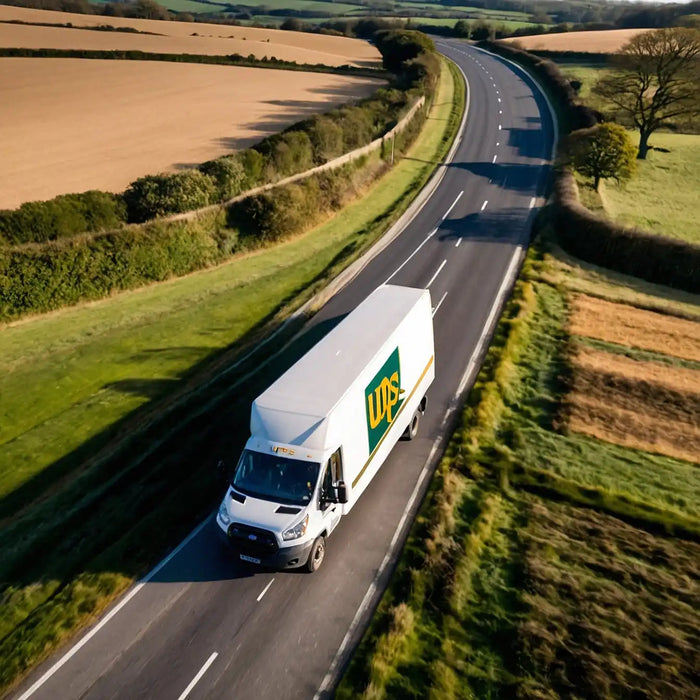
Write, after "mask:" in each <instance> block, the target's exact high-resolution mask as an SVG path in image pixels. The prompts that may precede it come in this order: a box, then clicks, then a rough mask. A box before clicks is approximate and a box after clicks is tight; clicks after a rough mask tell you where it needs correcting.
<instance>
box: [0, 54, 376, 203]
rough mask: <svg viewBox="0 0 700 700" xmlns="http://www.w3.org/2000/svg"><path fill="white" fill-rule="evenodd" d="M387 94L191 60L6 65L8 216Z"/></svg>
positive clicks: (344, 81) (3, 113)
mask: <svg viewBox="0 0 700 700" xmlns="http://www.w3.org/2000/svg"><path fill="white" fill-rule="evenodd" d="M379 85H380V83H379V81H375V80H369V79H365V78H349V77H343V76H338V75H332V74H320V73H303V72H289V71H283V70H268V69H262V68H238V67H230V66H206V65H200V64H192V63H160V62H151V61H108V60H106V61H101V60H91V59H50V58H43V59H32V58H0V94H2V95H3V99H2V100H0V124H2V125H3V126H2V130H3V138H2V140H3V146H2V154H3V168H2V169H1V170H0V208H13V207H16V206H19V205H20V204H21V203H23V202H26V201H31V200H37V199H50V198H51V197H54V196H56V195H58V194H64V193H68V192H82V191H85V190H89V189H101V190H107V191H113V192H119V191H122V190H123V189H125V187H126V186H127V185H128V184H129V183H130V182H132V181H133V180H135V179H136V178H138V177H141V176H143V175H148V174H155V173H158V172H161V171H174V170H177V169H181V168H183V167H193V166H194V165H196V164H199V163H201V162H203V161H205V160H208V159H210V158H216V157H217V156H221V155H223V154H225V153H229V152H231V151H233V150H235V149H239V148H243V147H246V146H249V145H251V144H252V143H255V142H256V141H258V140H260V139H261V138H262V137H263V136H266V135H268V134H271V133H275V132H278V131H281V130H282V129H283V128H284V127H285V126H287V125H289V124H292V123H294V122H296V121H298V120H299V119H302V118H304V117H306V116H308V115H309V114H312V113H317V112H322V111H325V110H327V109H330V108H331V107H332V106H335V105H338V104H342V103H346V102H348V101H350V100H352V99H354V98H359V97H362V96H366V95H369V94H371V93H372V92H374V91H375V90H376V89H377V87H378V86H379ZM49 117H50V118H49Z"/></svg>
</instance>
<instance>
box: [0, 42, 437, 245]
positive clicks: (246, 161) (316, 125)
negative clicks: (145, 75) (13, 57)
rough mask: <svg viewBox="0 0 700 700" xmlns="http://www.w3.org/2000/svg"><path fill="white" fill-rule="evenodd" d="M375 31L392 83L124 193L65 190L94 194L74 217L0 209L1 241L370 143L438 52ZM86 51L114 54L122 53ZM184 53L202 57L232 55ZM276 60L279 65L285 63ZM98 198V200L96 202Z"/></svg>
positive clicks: (193, 199)
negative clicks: (246, 146)
mask: <svg viewBox="0 0 700 700" xmlns="http://www.w3.org/2000/svg"><path fill="white" fill-rule="evenodd" d="M380 35H381V36H379V35H378V42H379V43H378V45H379V46H380V48H381V50H382V52H383V55H384V57H385V63H386V65H387V66H391V67H392V68H393V69H394V70H395V71H396V78H395V82H396V86H395V87H389V88H381V89H379V90H378V91H377V92H376V93H375V94H374V95H373V96H372V97H370V98H367V99H365V100H363V101H361V102H359V103H358V104H356V105H352V106H345V107H342V108H339V109H335V110H333V111H331V112H329V113H327V114H325V115H321V116H316V117H314V118H312V119H308V120H306V121H303V122H300V123H297V124H295V125H293V126H291V127H289V128H288V129H286V130H285V131H284V132H282V133H280V134H275V135H273V136H270V137H268V138H266V139H263V140H262V141H261V142H260V143H259V144H257V145H256V146H254V147H253V148H252V149H246V150H244V151H240V152H237V153H234V154H232V155H229V156H225V157H223V158H218V159H216V160H213V161H208V162H206V163H203V164H202V165H201V166H200V167H199V168H198V170H190V171H185V172H179V173H175V174H159V175H148V176H146V177H142V178H139V179H138V180H136V181H135V182H133V183H132V184H131V185H130V186H129V187H128V188H127V190H126V191H125V192H124V194H123V196H120V195H111V194H106V193H99V192H94V193H87V194H84V195H70V196H69V197H72V198H74V199H76V201H78V200H80V201H81V202H82V201H84V202H85V203H86V204H85V206H83V209H85V208H86V207H87V204H89V202H91V201H93V200H94V201H95V202H96V209H97V211H96V213H95V215H94V216H90V215H89V213H84V214H83V215H82V216H80V217H79V216H77V215H76V214H75V211H74V210H75V208H76V207H75V206H70V207H69V206H67V205H66V204H65V202H64V201H63V200H64V199H65V196H64V197H63V198H62V197H57V198H55V199H54V200H50V201H48V202H30V203H27V204H25V205H23V207H20V209H19V210H15V211H0V242H2V241H4V242H6V243H11V244H18V243H27V242H44V241H51V240H57V239H58V238H62V237H67V236H74V235H76V234H79V233H83V232H87V233H95V232H100V231H103V230H106V229H108V228H111V227H116V226H118V225H119V224H122V223H126V222H128V223H143V222H145V221H150V220H151V219H155V218H158V217H162V216H166V215H169V214H177V213H181V212H185V211H191V210H193V209H198V208H200V207H205V206H207V205H209V204H217V203H221V202H225V201H227V200H228V199H231V198H233V197H235V196H236V195H238V194H240V193H241V192H244V191H245V190H247V189H250V188H252V187H255V186H257V185H260V184H263V183H270V182H276V181H277V180H280V179H282V178H284V177H287V176H289V175H294V174H296V173H299V172H303V171H305V170H308V169H310V168H312V167H313V166H315V165H320V164H322V163H325V162H327V161H329V160H332V159H333V158H336V157H338V156H340V155H342V154H343V153H347V152H349V151H352V150H354V149H356V148H359V147H361V146H364V145H366V144H368V143H370V142H371V141H372V140H373V139H375V138H378V137H379V136H381V135H382V134H383V133H386V132H387V131H388V130H389V129H391V128H392V127H393V126H394V125H395V124H396V123H397V122H398V121H399V120H400V118H401V116H402V113H404V112H405V111H406V110H407V109H408V107H409V105H410V103H411V102H412V101H413V100H414V99H415V98H417V97H418V94H419V93H429V94H432V91H433V90H434V87H435V84H436V82H437V77H436V76H437V75H439V65H438V64H437V59H436V58H435V57H434V56H431V55H428V54H427V51H429V50H431V49H432V42H431V41H430V40H429V39H427V37H424V36H423V35H421V34H419V33H418V32H398V31H385V32H380ZM17 51H19V52H20V53H21V52H22V51H24V50H23V49H21V50H17ZM63 53H65V52H63ZM63 53H61V55H63ZM78 53H82V52H78ZM90 53H91V54H92V53H98V54H100V55H101V54H102V53H110V54H111V53H118V54H120V55H121V54H123V53H125V52H90ZM126 53H129V55H130V57H136V55H135V56H131V54H130V52H126ZM136 53H137V54H138V56H140V55H141V54H140V53H139V52H136ZM18 55H19V54H18ZM47 55H48V54H47ZM153 56H155V57H157V60H161V57H168V56H170V55H169V54H153ZM177 58H181V57H177ZM186 58H201V59H202V60H206V61H208V60H209V59H226V60H228V59H233V58H236V57H235V56H233V57H220V56H219V57H217V56H214V57H212V56H202V57H192V56H189V57H186ZM238 58H241V59H242V57H238ZM278 63H279V62H278ZM281 63H283V64H285V65H286V63H287V62H281ZM88 195H90V196H89V197H88ZM100 197H101V199H100ZM102 200H104V202H107V201H109V202H111V204H112V209H111V211H112V215H111V217H109V218H107V217H105V216H104V215H103V213H102V212H103V209H104V208H105V205H104V203H103V201H102ZM71 201H72V200H71ZM98 202H99V204H100V206H97V203H98Z"/></svg>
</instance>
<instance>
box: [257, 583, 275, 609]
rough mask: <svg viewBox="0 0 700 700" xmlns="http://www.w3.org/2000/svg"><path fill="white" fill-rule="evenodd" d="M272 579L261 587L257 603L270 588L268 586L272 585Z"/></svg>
mask: <svg viewBox="0 0 700 700" xmlns="http://www.w3.org/2000/svg"><path fill="white" fill-rule="evenodd" d="M274 580H275V579H274V578H273V579H272V581H274ZM272 581H270V583H268V584H267V586H265V588H263V590H262V593H261V594H260V595H259V596H258V598H257V601H258V603H259V602H260V601H261V600H262V598H263V596H264V595H265V593H267V592H268V591H269V590H270V586H271V585H272Z"/></svg>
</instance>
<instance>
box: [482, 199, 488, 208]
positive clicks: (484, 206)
mask: <svg viewBox="0 0 700 700" xmlns="http://www.w3.org/2000/svg"><path fill="white" fill-rule="evenodd" d="M488 203H489V200H488V199H485V200H484V203H483V204H482V205H481V211H484V209H486V205H487V204H488Z"/></svg>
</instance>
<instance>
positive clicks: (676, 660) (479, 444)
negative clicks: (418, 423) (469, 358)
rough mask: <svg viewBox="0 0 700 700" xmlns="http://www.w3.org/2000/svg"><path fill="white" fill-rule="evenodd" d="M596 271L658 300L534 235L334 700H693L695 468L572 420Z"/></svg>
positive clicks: (699, 597) (613, 291) (699, 551)
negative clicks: (572, 319) (583, 311)
mask: <svg viewBox="0 0 700 700" xmlns="http://www.w3.org/2000/svg"><path fill="white" fill-rule="evenodd" d="M589 275H595V276H596V277H599V278H601V279H603V278H604V279H605V285H606V287H605V293H606V294H607V295H608V296H609V297H611V298H614V297H615V296H617V295H619V296H620V297H622V298H625V299H629V298H630V295H632V297H633V298H635V299H636V300H637V301H639V302H643V303H645V304H647V305H651V306H654V304H653V301H650V300H651V299H653V295H652V294H650V292H651V288H650V287H648V286H644V287H643V288H644V291H643V292H635V290H628V289H624V288H622V287H618V286H617V284H616V282H617V276H616V275H614V274H612V275H611V276H609V277H606V275H605V272H604V271H603V270H601V269H596V270H595V271H592V270H590V269H586V268H578V267H577V266H576V264H575V261H573V260H572V259H571V258H567V259H566V260H565V261H563V260H561V259H559V258H558V257H557V252H556V250H555V249H554V250H553V249H552V248H550V247H548V245H547V240H546V238H543V237H541V238H540V239H539V242H538V243H537V244H536V246H535V247H534V248H533V249H532V250H531V251H530V252H529V254H528V258H527V260H526V263H525V267H524V270H523V275H522V278H521V280H520V281H519V282H518V284H517V286H516V290H515V293H514V296H513V299H512V300H511V301H510V303H509V304H508V305H507V307H506V309H505V312H504V315H503V318H502V319H501V321H500V323H499V326H498V328H497V331H496V334H495V338H494V341H493V343H492V345H491V347H490V349H489V352H488V354H487V357H486V361H485V363H484V366H483V367H482V370H481V372H480V374H479V376H478V378H477V381H476V383H475V386H474V388H473V389H472V391H471V392H470V395H469V397H468V400H467V405H466V407H465V409H464V412H463V415H462V421H461V424H460V426H459V427H458V429H457V430H456V431H455V433H454V435H453V436H452V440H451V442H450V445H449V447H448V449H447V452H446V455H445V457H444V458H443V460H442V462H441V464H440V465H439V467H438V470H437V473H436V476H435V478H434V480H433V482H432V483H431V487H430V490H429V493H428V497H427V498H426V501H425V503H424V504H423V507H422V509H421V511H420V513H419V516H418V518H417V520H416V523H415V525H414V528H413V530H412V532H411V534H410V535H409V539H408V542H407V545H406V548H405V551H404V553H403V554H402V556H401V558H400V560H399V563H398V565H397V569H396V572H395V574H394V576H393V578H392V581H391V583H390V585H389V588H388V590H387V592H386V593H385V595H384V596H383V598H382V600H381V602H380V604H379V607H378V610H377V614H376V615H375V617H374V619H373V620H372V622H371V624H370V627H369V629H368V630H367V632H366V634H365V636H364V638H363V640H362V642H361V644H360V647H359V649H358V650H357V652H356V654H355V655H354V657H353V659H352V660H351V662H350V664H349V667H348V669H347V671H346V673H345V676H344V677H343V679H342V681H341V683H340V686H339V688H338V691H337V695H338V697H340V698H349V697H366V698H369V697H371V698H383V697H432V698H465V697H467V698H469V697H479V698H482V697H488V698H512V697H523V698H530V697H531V698H544V697H571V696H577V697H579V696H580V697H583V696H586V697H643V696H644V697H650V696H658V697H661V696H663V697H668V698H685V697H692V696H693V694H694V690H693V689H695V690H696V684H697V672H696V670H695V669H696V668H697V664H698V648H699V642H700V633H699V632H698V630H699V629H700V615H699V614H698V609H699V607H698V602H700V588H699V587H698V570H697V562H698V556H699V555H700V544H698V540H700V476H698V472H697V466H696V465H694V464H692V463H690V462H686V461H683V460H677V459H671V458H669V457H663V456H660V455H652V454H649V453H647V452H644V451H641V450H639V449H629V448H625V447H621V446H619V445H616V444H611V443H610V442H607V441H602V440H596V439H593V438H591V437H588V436H583V435H580V434H578V433H576V432H573V431H572V430H570V429H569V427H568V425H567V423H566V416H565V415H564V414H563V412H562V408H563V406H564V405H565V402H566V400H567V397H568V396H570V390H571V386H572V384H571V373H572V354H571V344H572V343H573V342H574V339H573V338H572V337H571V335H570V331H569V324H568V318H569V314H570V297H571V294H572V291H574V290H577V288H578V286H579V285H582V284H588V283H589V282H590V280H589V279H588V276H589ZM635 294H637V296H636V297H635V296H634V295H635ZM675 297H679V298H675ZM689 301H690V300H689V298H688V296H687V295H684V294H682V293H678V294H677V293H676V292H674V291H673V290H664V295H663V297H661V298H659V299H658V304H657V305H656V310H658V309H660V308H664V307H669V308H673V309H680V310H684V309H686V308H687V307H686V304H687V303H688V302H689ZM696 301H697V299H696ZM636 369H638V370H639V371H648V370H649V368H648V367H641V368H636ZM683 371H691V370H685V369H684V370H683ZM397 617H398V618H399V619H401V620H410V625H397V624H395V623H394V620H395V619H396V618H397Z"/></svg>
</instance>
